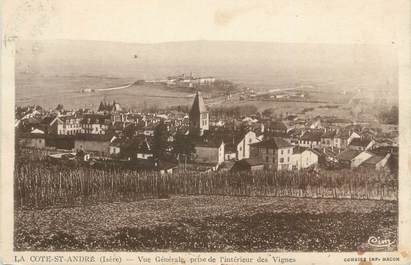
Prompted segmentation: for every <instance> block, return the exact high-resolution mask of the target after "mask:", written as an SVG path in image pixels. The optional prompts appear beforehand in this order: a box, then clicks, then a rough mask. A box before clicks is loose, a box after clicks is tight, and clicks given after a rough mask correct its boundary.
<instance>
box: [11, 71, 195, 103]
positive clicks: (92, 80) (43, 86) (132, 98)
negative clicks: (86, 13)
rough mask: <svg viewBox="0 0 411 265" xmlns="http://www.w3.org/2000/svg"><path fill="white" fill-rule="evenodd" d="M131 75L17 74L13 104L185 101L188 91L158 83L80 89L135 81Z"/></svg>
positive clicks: (187, 101)
mask: <svg viewBox="0 0 411 265" xmlns="http://www.w3.org/2000/svg"><path fill="white" fill-rule="evenodd" d="M135 81H136V80H135V79H132V78H118V77H109V76H87V75H85V76H38V75H31V74H30V75H29V74H20V75H18V77H17V79H16V105H17V106H24V105H32V104H38V105H40V106H42V107H44V108H46V109H49V108H55V107H56V106H57V104H63V106H64V107H65V108H66V109H77V108H90V109H93V110H97V108H98V106H99V104H100V102H101V101H102V100H103V99H106V100H108V101H112V100H116V101H117V102H120V104H121V105H122V106H123V107H125V108H127V109H128V108H132V109H133V108H136V109H138V110H141V108H143V107H144V106H146V107H150V106H158V107H167V106H176V105H189V104H191V102H192V97H190V95H191V94H192V93H191V94H190V93H187V92H181V91H175V90H167V89H166V88H165V87H162V86H144V85H139V86H131V87H128V88H124V89H118V90H107V91H96V92H94V93H81V92H80V91H81V89H85V88H89V89H105V88H110V87H117V86H123V85H126V84H129V83H133V82H135Z"/></svg>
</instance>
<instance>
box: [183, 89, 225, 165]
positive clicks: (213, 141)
mask: <svg viewBox="0 0 411 265" xmlns="http://www.w3.org/2000/svg"><path fill="white" fill-rule="evenodd" d="M209 119H210V115H209V112H208V110H207V108H206V106H205V104H204V99H203V97H202V96H201V93H200V92H197V93H196V95H195V97H194V102H193V105H192V107H191V110H190V136H191V138H192V139H193V142H194V147H195V151H196V156H197V158H196V162H197V163H201V164H209V165H212V167H213V169H217V168H218V166H219V165H220V164H221V163H223V162H224V142H223V140H222V139H217V138H215V137H212V136H211V135H210V134H209V130H210V121H209Z"/></svg>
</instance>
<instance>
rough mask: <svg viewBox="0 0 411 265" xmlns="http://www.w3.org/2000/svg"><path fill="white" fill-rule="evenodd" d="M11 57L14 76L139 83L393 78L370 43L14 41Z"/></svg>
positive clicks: (390, 65) (389, 55) (391, 67)
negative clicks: (181, 76)
mask: <svg viewBox="0 0 411 265" xmlns="http://www.w3.org/2000/svg"><path fill="white" fill-rule="evenodd" d="M16 60H17V64H16V69H17V78H19V75H21V74H22V73H34V74H38V75H43V76H55V75H57V76H76V75H92V76H106V77H107V76H109V77H121V78H132V79H135V80H137V79H153V78H165V77H166V76H168V75H174V74H178V73H189V72H193V74H195V75H212V76H216V77H219V78H224V79H230V80H232V81H235V82H239V83H243V84H246V85H249V86H254V87H256V88H257V89H258V88H273V86H281V85H283V86H286V85H288V84H290V83H304V82H311V81H316V82H317V81H330V80H343V79H347V78H349V79H352V78H359V79H363V78H364V77H369V79H370V80H375V79H381V80H382V81H381V84H385V83H386V82H387V80H391V79H393V76H395V75H396V60H395V56H394V51H393V49H391V48H390V47H386V46H384V47H382V46H373V45H343V44H341V45H333V44H283V43H266V42H237V41H233V42H229V41H187V42H168V43H158V44H140V43H121V42H103V41H81V40H79V41H77V40H47V41H46V40H44V41H29V40H19V41H18V44H17V59H16Z"/></svg>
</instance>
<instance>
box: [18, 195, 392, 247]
mask: <svg viewBox="0 0 411 265" xmlns="http://www.w3.org/2000/svg"><path fill="white" fill-rule="evenodd" d="M396 213H397V205H396V203H393V202H382V201H365V200H363V201H359V200H356V201H353V200H332V199H321V200H315V199H296V198H250V197H222V196H196V197H172V198H170V199H155V200H154V199H153V200H145V201H139V202H131V203H118V204H116V203H111V204H100V205H96V206H90V207H85V208H80V207H79V208H65V209H48V210H41V211H17V212H16V216H15V220H16V221H15V222H16V223H15V225H16V230H15V232H16V233H15V236H16V241H15V242H16V248H17V249H19V250H29V249H37V250H38V249H43V250H45V249H54V250H58V249H61V250H75V249H90V250H103V249H116V250H156V249H157V250H158V249H172V250H198V251H204V250H207V251H217V250H219V251H232V250H239V251H241V250H246V249H249V250H253V249H254V250H282V249H287V250H300V251H304V250H323V249H326V248H327V249H328V250H334V251H344V250H356V247H357V246H359V245H360V244H361V243H364V242H366V240H367V239H368V237H370V236H372V235H374V236H380V235H381V236H388V237H389V238H391V239H396V237H397V234H396V227H397V220H396V215H397V214H396Z"/></svg>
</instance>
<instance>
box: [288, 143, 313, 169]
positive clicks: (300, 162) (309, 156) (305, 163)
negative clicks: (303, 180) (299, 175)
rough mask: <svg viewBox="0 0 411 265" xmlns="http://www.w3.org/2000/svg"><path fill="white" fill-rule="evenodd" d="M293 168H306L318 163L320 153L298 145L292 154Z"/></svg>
mask: <svg viewBox="0 0 411 265" xmlns="http://www.w3.org/2000/svg"><path fill="white" fill-rule="evenodd" d="M291 163H292V167H293V169H297V170H300V169H304V168H309V167H313V166H316V165H317V164H318V155H317V154H316V153H315V152H313V151H312V150H311V149H309V148H304V147H299V146H296V147H294V148H293V154H292V156H291Z"/></svg>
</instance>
